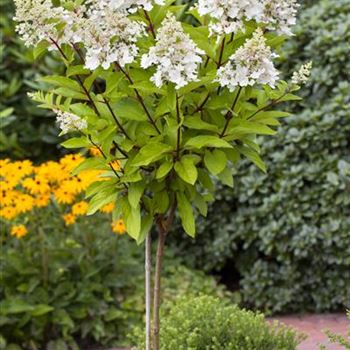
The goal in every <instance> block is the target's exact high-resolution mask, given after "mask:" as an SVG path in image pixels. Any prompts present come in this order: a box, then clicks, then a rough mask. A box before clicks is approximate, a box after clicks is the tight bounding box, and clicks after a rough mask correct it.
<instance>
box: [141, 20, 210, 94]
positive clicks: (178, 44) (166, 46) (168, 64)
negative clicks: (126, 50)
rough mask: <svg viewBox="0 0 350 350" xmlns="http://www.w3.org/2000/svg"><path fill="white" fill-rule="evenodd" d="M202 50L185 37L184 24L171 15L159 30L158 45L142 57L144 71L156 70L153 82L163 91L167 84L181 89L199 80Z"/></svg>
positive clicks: (188, 37)
mask: <svg viewBox="0 0 350 350" xmlns="http://www.w3.org/2000/svg"><path fill="white" fill-rule="evenodd" d="M202 54H204V51H202V50H200V49H199V48H198V47H197V46H196V44H195V43H194V41H193V40H192V39H191V38H190V36H189V35H187V34H185V33H184V31H183V29H182V26H181V23H180V22H177V21H176V18H175V17H174V15H172V14H168V15H167V17H166V18H165V20H164V21H163V23H162V26H161V28H160V29H159V30H158V33H157V38H156V45H155V46H153V47H151V48H150V50H149V52H148V53H147V54H145V55H143V56H142V59H141V67H142V68H145V69H146V68H149V67H151V66H153V65H155V66H156V67H157V70H156V73H155V74H154V75H153V76H152V78H151V81H152V82H153V83H154V84H155V85H156V86H157V87H161V86H162V85H163V84H164V82H166V81H168V82H172V83H174V84H175V85H176V89H179V88H181V87H183V86H185V85H187V84H188V83H189V82H191V81H196V80H197V79H198V65H199V64H200V63H201V62H202V57H201V55H202Z"/></svg>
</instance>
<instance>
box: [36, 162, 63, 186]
mask: <svg viewBox="0 0 350 350" xmlns="http://www.w3.org/2000/svg"><path fill="white" fill-rule="evenodd" d="M35 173H36V174H37V176H38V177H40V178H45V179H46V180H48V181H49V182H51V183H52V182H60V181H63V180H64V179H65V178H67V177H68V176H69V173H67V172H66V171H65V170H64V167H63V166H62V165H61V164H60V163H57V162H53V161H49V162H46V163H43V164H41V165H40V166H38V167H37V168H36V169H35Z"/></svg>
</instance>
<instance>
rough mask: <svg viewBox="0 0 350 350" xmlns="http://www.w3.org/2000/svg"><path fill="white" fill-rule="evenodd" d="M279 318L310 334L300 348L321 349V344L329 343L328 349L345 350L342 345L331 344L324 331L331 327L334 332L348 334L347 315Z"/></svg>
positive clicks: (349, 323)
mask: <svg viewBox="0 0 350 350" xmlns="http://www.w3.org/2000/svg"><path fill="white" fill-rule="evenodd" d="M277 319H278V320H279V321H281V322H283V323H285V324H286V325H287V326H291V327H293V328H295V329H296V330H299V331H301V332H302V333H305V334H306V335H307V336H308V338H307V339H306V340H305V341H304V342H303V343H302V344H301V345H300V347H299V348H298V350H319V345H320V344H324V345H327V350H328V349H329V350H344V347H342V346H339V345H335V344H330V342H329V341H328V340H327V336H326V335H325V334H324V333H323V331H324V330H326V329H329V330H330V331H332V332H334V333H337V334H341V335H343V336H346V335H347V332H348V329H349V325H350V322H349V320H348V319H347V317H346V316H345V315H338V314H331V315H305V316H283V317H278V318H277Z"/></svg>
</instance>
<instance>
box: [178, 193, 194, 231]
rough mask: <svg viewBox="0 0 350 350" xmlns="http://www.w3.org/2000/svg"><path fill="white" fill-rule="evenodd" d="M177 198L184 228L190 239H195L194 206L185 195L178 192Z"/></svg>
mask: <svg viewBox="0 0 350 350" xmlns="http://www.w3.org/2000/svg"><path fill="white" fill-rule="evenodd" d="M176 198H177V206H178V209H179V215H180V218H181V222H182V227H183V228H184V230H185V232H186V233H187V234H188V235H189V236H190V237H194V236H195V235H196V223H195V220H194V215H193V208H192V205H191V203H190V202H189V201H188V199H187V197H186V196H185V194H184V193H180V192H178V193H177V194H176Z"/></svg>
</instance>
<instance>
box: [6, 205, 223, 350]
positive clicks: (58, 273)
mask: <svg viewBox="0 0 350 350" xmlns="http://www.w3.org/2000/svg"><path fill="white" fill-rule="evenodd" d="M38 213H41V212H39V211H38V212H36V213H35V212H33V217H32V219H30V220H29V222H28V223H27V227H28V230H29V231H30V233H28V234H27V235H26V236H25V237H24V238H22V239H20V240H17V239H16V238H14V237H9V236H8V235H7V234H6V233H5V232H2V239H1V241H2V249H1V256H0V263H1V274H0V300H1V302H0V324H1V330H0V349H6V350H7V349H12V350H18V349H41V348H45V349H46V347H47V348H48V349H50V350H65V349H68V348H67V347H68V346H70V349H72V350H74V349H86V348H88V347H90V346H93V345H94V344H96V345H103V346H105V347H108V346H116V345H120V344H123V343H124V341H125V336H126V334H127V333H129V332H130V331H131V329H132V328H133V327H134V326H136V325H140V326H141V325H142V322H143V314H144V267H143V254H142V249H140V247H137V246H136V245H135V244H134V243H133V242H131V240H129V239H128V238H127V237H126V236H116V235H115V234H113V233H112V232H111V228H110V220H109V218H107V217H106V216H103V215H102V214H101V215H99V216H98V217H97V218H83V217H81V218H79V220H77V223H76V224H75V225H72V226H69V227H64V226H63V221H62V219H61V218H60V217H59V215H53V214H52V213H51V214H50V212H49V208H47V210H46V214H47V215H46V216H45V217H42V216H40V215H38ZM34 217H35V218H34ZM35 227H36V229H35ZM4 229H6V228H5V225H1V230H2V231H3V230H4ZM165 265H166V269H165V271H164V277H165V278H164V295H165V297H166V298H167V299H169V300H175V299H176V298H178V297H179V296H182V295H185V294H187V293H188V292H189V291H191V292H193V293H194V294H198V293H199V292H201V291H204V292H205V293H208V294H212V295H215V296H228V293H227V292H226V291H225V289H224V288H223V287H217V284H216V282H215V280H214V279H213V278H212V277H207V276H205V275H204V274H203V273H202V272H197V271H191V270H188V269H187V268H185V267H183V266H181V265H180V264H179V261H178V260H177V259H176V258H174V257H173V256H172V255H171V254H169V255H168V257H167V261H166V264H165ZM10 344H12V345H11V346H12V348H11V347H10Z"/></svg>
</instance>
